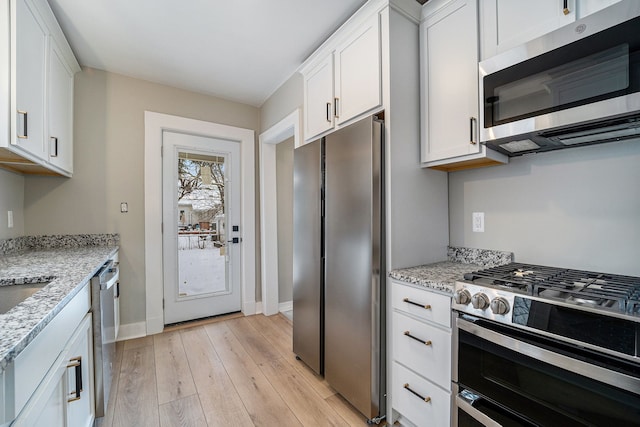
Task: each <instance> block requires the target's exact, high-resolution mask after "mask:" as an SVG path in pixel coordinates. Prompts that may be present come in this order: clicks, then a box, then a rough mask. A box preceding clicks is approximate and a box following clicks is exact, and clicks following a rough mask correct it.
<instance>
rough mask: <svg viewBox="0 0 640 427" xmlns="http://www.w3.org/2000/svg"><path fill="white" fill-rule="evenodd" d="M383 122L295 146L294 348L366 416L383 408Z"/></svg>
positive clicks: (375, 416)
mask: <svg viewBox="0 0 640 427" xmlns="http://www.w3.org/2000/svg"><path fill="white" fill-rule="evenodd" d="M383 126H384V125H383V122H382V121H381V120H378V119H377V118H376V117H368V118H366V119H363V120H360V121H358V122H356V123H354V124H352V125H351V126H348V127H346V128H344V129H341V130H338V131H336V132H334V133H332V134H330V135H328V136H326V137H324V138H322V139H319V140H316V141H313V142H311V143H309V144H306V145H303V146H301V147H299V148H297V149H295V151H294V224H293V231H294V237H293V250H294V255H293V270H294V272H293V351H294V353H296V355H297V356H298V358H300V359H301V360H302V361H304V362H305V363H306V364H307V365H308V366H309V367H310V368H311V369H313V370H314V371H316V372H317V373H319V374H322V375H324V377H325V379H326V380H327V382H328V383H329V384H330V385H331V386H332V387H333V388H334V389H335V390H336V391H337V392H339V393H340V394H341V395H342V396H343V397H344V398H345V399H347V400H348V401H349V402H350V403H351V404H352V405H353V406H354V407H355V408H357V409H358V410H359V411H360V412H362V413H363V414H364V415H365V416H366V417H367V418H369V419H370V420H373V421H376V422H377V421H379V420H380V417H381V416H383V414H384V412H385V399H384V394H385V388H386V385H385V376H386V375H385V352H384V348H385V340H384V330H385V328H384V321H385V318H384V307H385V301H384V300H385V257H384V253H385V241H384V238H385V227H384V223H385V218H384V211H385V210H384V203H385V202H384V200H385V197H384V143H383V137H384V132H383Z"/></svg>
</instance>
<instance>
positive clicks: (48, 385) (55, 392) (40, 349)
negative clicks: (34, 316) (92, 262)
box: [0, 283, 95, 427]
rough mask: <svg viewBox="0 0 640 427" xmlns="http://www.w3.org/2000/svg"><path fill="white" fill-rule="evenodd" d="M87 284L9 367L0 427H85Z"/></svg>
mask: <svg viewBox="0 0 640 427" xmlns="http://www.w3.org/2000/svg"><path fill="white" fill-rule="evenodd" d="M89 287H90V285H89V284H88V283H87V284H86V285H85V286H84V287H83V288H82V289H81V290H80V292H78V294H76V295H75V296H74V297H73V298H72V299H71V301H70V302H69V303H67V305H66V306H65V307H64V308H63V309H62V310H61V311H60V312H59V313H58V314H57V315H56V316H55V317H54V318H53V319H52V320H51V321H50V322H49V324H48V325H47V326H45V328H44V329H43V330H42V331H41V332H40V333H39V334H38V336H37V337H36V338H35V339H34V340H33V341H32V342H31V343H29V345H28V346H27V347H26V348H25V349H24V350H23V351H22V352H21V353H20V354H19V355H18V356H17V357H16V359H15V360H14V361H13V362H12V363H10V364H9V365H8V366H7V368H6V369H5V371H4V373H3V374H2V376H0V380H1V382H2V383H3V385H4V386H3V388H2V392H1V393H0V395H2V397H3V399H2V402H1V403H2V408H1V410H0V425H2V426H4V425H9V424H10V425H11V426H12V427H39V426H43V427H55V426H68V427H90V426H92V425H93V421H94V418H95V392H94V390H95V389H94V375H93V326H92V314H91V313H90V312H89V309H90V306H91V299H90V293H89V290H90V288H89Z"/></svg>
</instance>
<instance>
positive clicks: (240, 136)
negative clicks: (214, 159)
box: [144, 111, 256, 335]
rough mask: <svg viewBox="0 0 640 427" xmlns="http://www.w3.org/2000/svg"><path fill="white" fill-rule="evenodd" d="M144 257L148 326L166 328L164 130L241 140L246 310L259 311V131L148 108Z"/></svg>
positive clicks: (153, 329)
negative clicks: (163, 262)
mask: <svg viewBox="0 0 640 427" xmlns="http://www.w3.org/2000/svg"><path fill="white" fill-rule="evenodd" d="M144 128H145V132H144V245H145V249H144V261H145V292H146V332H147V335H153V334H157V333H160V332H162V330H163V329H164V310H163V308H162V298H163V295H164V290H163V289H164V288H163V277H162V276H163V274H162V268H159V266H162V232H161V230H162V157H161V147H162V131H163V130H165V129H166V130H171V131H174V132H182V133H190V134H194V135H202V136H206V137H211V138H218V139H226V140H231V141H238V142H240V167H241V178H240V180H241V190H240V191H241V202H240V203H241V207H240V211H241V212H240V226H241V227H242V228H241V229H242V230H243V231H242V251H241V274H240V275H241V279H240V281H241V293H242V296H241V298H242V312H243V313H244V314H245V315H249V314H254V312H255V305H256V302H255V294H256V292H255V289H256V280H255V279H256V277H255V273H256V272H255V257H256V227H255V220H254V218H255V213H256V212H255V145H254V144H255V142H254V141H255V132H254V131H253V130H250V129H243V128H239V127H234V126H227V125H221V124H218V123H212V122H206V121H202V120H195V119H189V118H186V117H180V116H173V115H169V114H162V113H155V112H152V111H145V112H144Z"/></svg>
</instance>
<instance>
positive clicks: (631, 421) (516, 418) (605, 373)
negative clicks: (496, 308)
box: [453, 315, 640, 427]
mask: <svg viewBox="0 0 640 427" xmlns="http://www.w3.org/2000/svg"><path fill="white" fill-rule="evenodd" d="M455 320H456V329H455V335H456V343H457V359H458V360H457V371H454V375H453V377H454V378H453V380H454V391H456V398H455V405H456V408H455V410H454V420H455V422H454V425H458V426H477V425H484V426H494V425H496V426H497V425H502V426H566V427H569V426H603V425H612V426H617V425H620V426H622V425H624V426H640V367H638V366H637V365H635V364H633V363H631V362H628V361H621V360H617V359H613V358H610V357H608V356H603V355H599V354H595V353H593V352H591V351H586V350H583V349H579V348H571V347H569V346H567V345H565V344H563V343H560V342H557V341H555V340H552V339H548V338H546V337H541V336H538V335H534V334H531V333H528V332H524V331H520V330H516V329H514V328H511V327H507V326H503V325H498V324H495V323H493V322H489V321H486V320H483V319H477V318H474V317H472V316H466V315H465V316H464V317H458V318H456V319H455Z"/></svg>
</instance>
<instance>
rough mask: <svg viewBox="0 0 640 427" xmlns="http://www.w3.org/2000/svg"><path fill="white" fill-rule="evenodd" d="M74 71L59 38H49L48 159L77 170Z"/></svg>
mask: <svg viewBox="0 0 640 427" xmlns="http://www.w3.org/2000/svg"><path fill="white" fill-rule="evenodd" d="M73 75H74V72H73V70H71V68H70V67H69V65H68V64H67V62H66V61H65V59H64V56H63V53H62V50H61V49H60V48H59V47H58V44H57V43H56V41H55V40H53V39H51V40H50V42H49V85H48V89H49V90H48V101H49V104H48V108H49V114H48V118H49V120H48V125H49V133H48V139H47V141H48V148H49V150H48V156H49V157H48V160H49V162H50V163H51V164H53V165H55V166H58V167H59V168H60V169H62V170H64V171H66V172H68V173H69V174H71V173H73Z"/></svg>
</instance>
